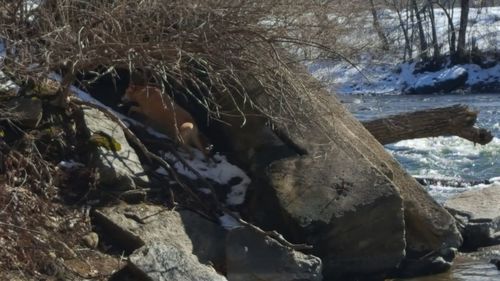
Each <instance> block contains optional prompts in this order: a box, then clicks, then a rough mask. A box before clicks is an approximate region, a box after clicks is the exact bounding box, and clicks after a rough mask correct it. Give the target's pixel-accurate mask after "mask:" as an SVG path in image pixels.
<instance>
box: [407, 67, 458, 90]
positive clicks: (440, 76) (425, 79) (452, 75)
mask: <svg viewBox="0 0 500 281" xmlns="http://www.w3.org/2000/svg"><path fill="white" fill-rule="evenodd" d="M466 73H467V70H466V69H465V68H463V67H461V66H458V65H456V66H453V67H452V68H448V69H444V70H441V71H437V72H427V73H424V74H422V75H420V77H419V78H418V79H417V80H416V81H415V83H414V87H415V88H421V87H425V86H432V85H434V84H436V82H441V81H448V80H455V79H458V78H459V77H460V76H463V75H465V74H466Z"/></svg>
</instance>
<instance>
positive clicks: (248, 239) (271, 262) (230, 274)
mask: <svg viewBox="0 0 500 281" xmlns="http://www.w3.org/2000/svg"><path fill="white" fill-rule="evenodd" d="M226 261H227V262H226V266H227V278H228V279H229V280H231V281H265V280H267V281H293V280H297V281H298V280H301V281H306V280H315V281H316V280H322V275H321V260H320V259H319V258H317V257H315V256H313V255H306V254H303V253H301V252H297V251H294V250H293V249H290V248H288V247H286V246H283V245H282V244H280V243H279V242H277V241H276V240H274V239H272V238H270V237H267V236H265V235H262V234H261V233H258V232H256V231H255V230H253V229H249V228H237V229H234V230H232V231H231V232H229V234H228V236H227V240H226Z"/></svg>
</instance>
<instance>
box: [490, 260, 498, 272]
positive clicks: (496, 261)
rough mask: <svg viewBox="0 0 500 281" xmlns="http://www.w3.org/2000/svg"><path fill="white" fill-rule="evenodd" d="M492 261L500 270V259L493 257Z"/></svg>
mask: <svg viewBox="0 0 500 281" xmlns="http://www.w3.org/2000/svg"><path fill="white" fill-rule="evenodd" d="M490 263H492V264H494V265H495V266H496V267H497V269H498V270H500V259H492V260H490Z"/></svg>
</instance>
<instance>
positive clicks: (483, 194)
mask: <svg viewBox="0 0 500 281" xmlns="http://www.w3.org/2000/svg"><path fill="white" fill-rule="evenodd" d="M498 202H500V184H499V183H494V184H492V185H491V186H489V187H486V188H483V189H480V190H470V191H466V192H464V193H461V194H459V195H457V196H455V197H453V198H451V199H449V200H448V201H446V202H445V204H444V205H445V207H446V208H447V209H448V211H450V213H452V214H453V215H454V216H455V218H456V219H457V220H458V221H459V222H460V223H461V226H462V227H461V231H462V236H463V237H464V244H463V247H464V248H466V249H477V248H478V247H483V246H488V245H493V244H498V243H500V235H499V234H500V204H498Z"/></svg>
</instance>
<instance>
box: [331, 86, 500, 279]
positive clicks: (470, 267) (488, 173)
mask: <svg viewBox="0 0 500 281" xmlns="http://www.w3.org/2000/svg"><path fill="white" fill-rule="evenodd" d="M339 98H340V99H341V100H342V102H343V103H344V105H345V106H346V107H347V108H348V109H349V110H350V111H351V112H352V113H353V114H354V115H355V116H356V117H357V118H358V119H359V120H370V119H374V118H380V117H384V116H387V115H392V114H397V113H401V112H410V111H416V110H423V109H429V108H436V107H444V106H450V105H454V104H466V105H469V106H470V107H471V108H473V109H475V110H479V111H480V114H479V116H478V121H477V125H478V126H480V127H483V128H487V129H489V130H491V132H492V133H493V135H494V136H495V138H494V139H493V141H492V142H491V143H489V144H487V145H485V146H481V145H474V144H473V143H471V142H469V141H466V140H464V139H461V138H458V137H436V138H427V139H417V140H407V141H401V142H398V143H396V144H391V145H387V146H386V149H387V150H388V151H389V152H390V153H391V154H392V155H393V156H394V157H395V158H396V159H397V160H398V161H399V162H400V163H401V165H402V166H403V167H404V168H405V169H406V170H407V171H408V172H409V173H410V174H412V175H415V176H421V177H428V178H444V179H455V180H457V181H462V180H464V181H482V180H498V181H500V139H499V138H500V93H492V94H441V95H373V96H370V95H340V96H339ZM495 178H496V179H495ZM482 186H483V185H476V186H465V187H452V186H446V185H440V184H436V185H431V186H429V187H427V188H428V191H429V193H430V194H431V195H432V196H433V197H434V198H435V199H436V200H437V201H438V202H441V203H442V202H444V201H446V199H448V198H450V197H451V196H453V195H455V194H458V193H460V192H463V191H466V190H469V189H473V188H481V187H482ZM489 258H490V257H488V255H487V256H486V257H482V258H475V259H473V258H470V257H469V256H467V255H462V256H459V257H458V258H457V259H456V260H455V262H454V265H453V267H452V270H451V271H450V272H446V273H443V274H439V275H433V276H428V277H420V278H414V279H407V280H412V281H493V280H496V281H498V280H500V271H499V270H497V269H496V268H495V266H494V265H492V264H489V263H488V260H489Z"/></svg>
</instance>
